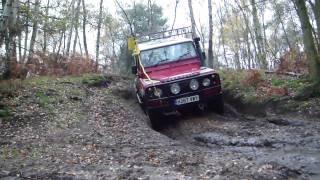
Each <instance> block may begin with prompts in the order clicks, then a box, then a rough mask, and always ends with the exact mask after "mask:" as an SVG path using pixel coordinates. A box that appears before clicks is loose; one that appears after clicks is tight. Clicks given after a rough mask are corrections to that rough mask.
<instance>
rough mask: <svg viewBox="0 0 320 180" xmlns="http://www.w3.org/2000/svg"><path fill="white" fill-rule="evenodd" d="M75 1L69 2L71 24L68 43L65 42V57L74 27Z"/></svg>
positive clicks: (68, 50)
mask: <svg viewBox="0 0 320 180" xmlns="http://www.w3.org/2000/svg"><path fill="white" fill-rule="evenodd" d="M75 2H76V1H75V0H72V1H71V18H70V19H71V22H70V28H69V35H68V41H67V49H66V52H65V53H66V55H67V56H69V52H70V47H71V39H72V34H73V27H74V21H75V18H76V17H75V15H74V4H75Z"/></svg>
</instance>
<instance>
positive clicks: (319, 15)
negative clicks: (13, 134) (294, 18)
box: [309, 0, 320, 52]
mask: <svg viewBox="0 0 320 180" xmlns="http://www.w3.org/2000/svg"><path fill="white" fill-rule="evenodd" d="M309 4H310V5H311V8H312V11H313V14H314V19H315V21H316V24H317V32H316V34H317V37H318V39H316V42H317V44H318V52H319V51H320V1H319V0H316V1H315V2H314V3H313V2H312V1H311V0H309Z"/></svg>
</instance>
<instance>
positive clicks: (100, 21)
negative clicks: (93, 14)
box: [95, 0, 103, 72]
mask: <svg viewBox="0 0 320 180" xmlns="http://www.w3.org/2000/svg"><path fill="white" fill-rule="evenodd" d="M102 4H103V0H100V9H99V20H98V33H97V42H96V67H95V70H96V72H97V71H98V67H99V51H100V49H99V48H100V33H101V32H100V31H101V25H102Z"/></svg>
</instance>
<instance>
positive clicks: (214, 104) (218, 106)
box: [208, 95, 224, 115]
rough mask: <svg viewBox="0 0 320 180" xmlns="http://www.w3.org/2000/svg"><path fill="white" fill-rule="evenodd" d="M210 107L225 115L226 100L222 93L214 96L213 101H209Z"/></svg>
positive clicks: (211, 109)
mask: <svg viewBox="0 0 320 180" xmlns="http://www.w3.org/2000/svg"><path fill="white" fill-rule="evenodd" d="M208 109H209V110H210V111H213V112H215V113H217V114H220V115H223V114H224V102H223V97H222V95H219V96H218V97H216V98H214V99H213V100H212V101H210V102H209V103H208Z"/></svg>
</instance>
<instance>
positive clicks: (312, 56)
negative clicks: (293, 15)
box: [293, 0, 320, 84]
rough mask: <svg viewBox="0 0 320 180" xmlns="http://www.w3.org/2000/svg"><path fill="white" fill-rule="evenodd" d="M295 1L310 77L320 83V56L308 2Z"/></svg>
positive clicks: (302, 0)
mask: <svg viewBox="0 0 320 180" xmlns="http://www.w3.org/2000/svg"><path fill="white" fill-rule="evenodd" d="M293 2H294V4H295V7H296V11H297V14H298V16H299V20H300V23H301V28H302V33H303V43H304V49H305V51H306V54H307V58H308V60H309V61H310V77H311V79H312V80H313V81H314V82H315V83H317V84H320V57H319V54H318V53H317V50H316V45H315V40H314V37H313V33H312V26H311V23H310V20H309V15H308V11H307V7H306V3H305V1H304V0H293Z"/></svg>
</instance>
